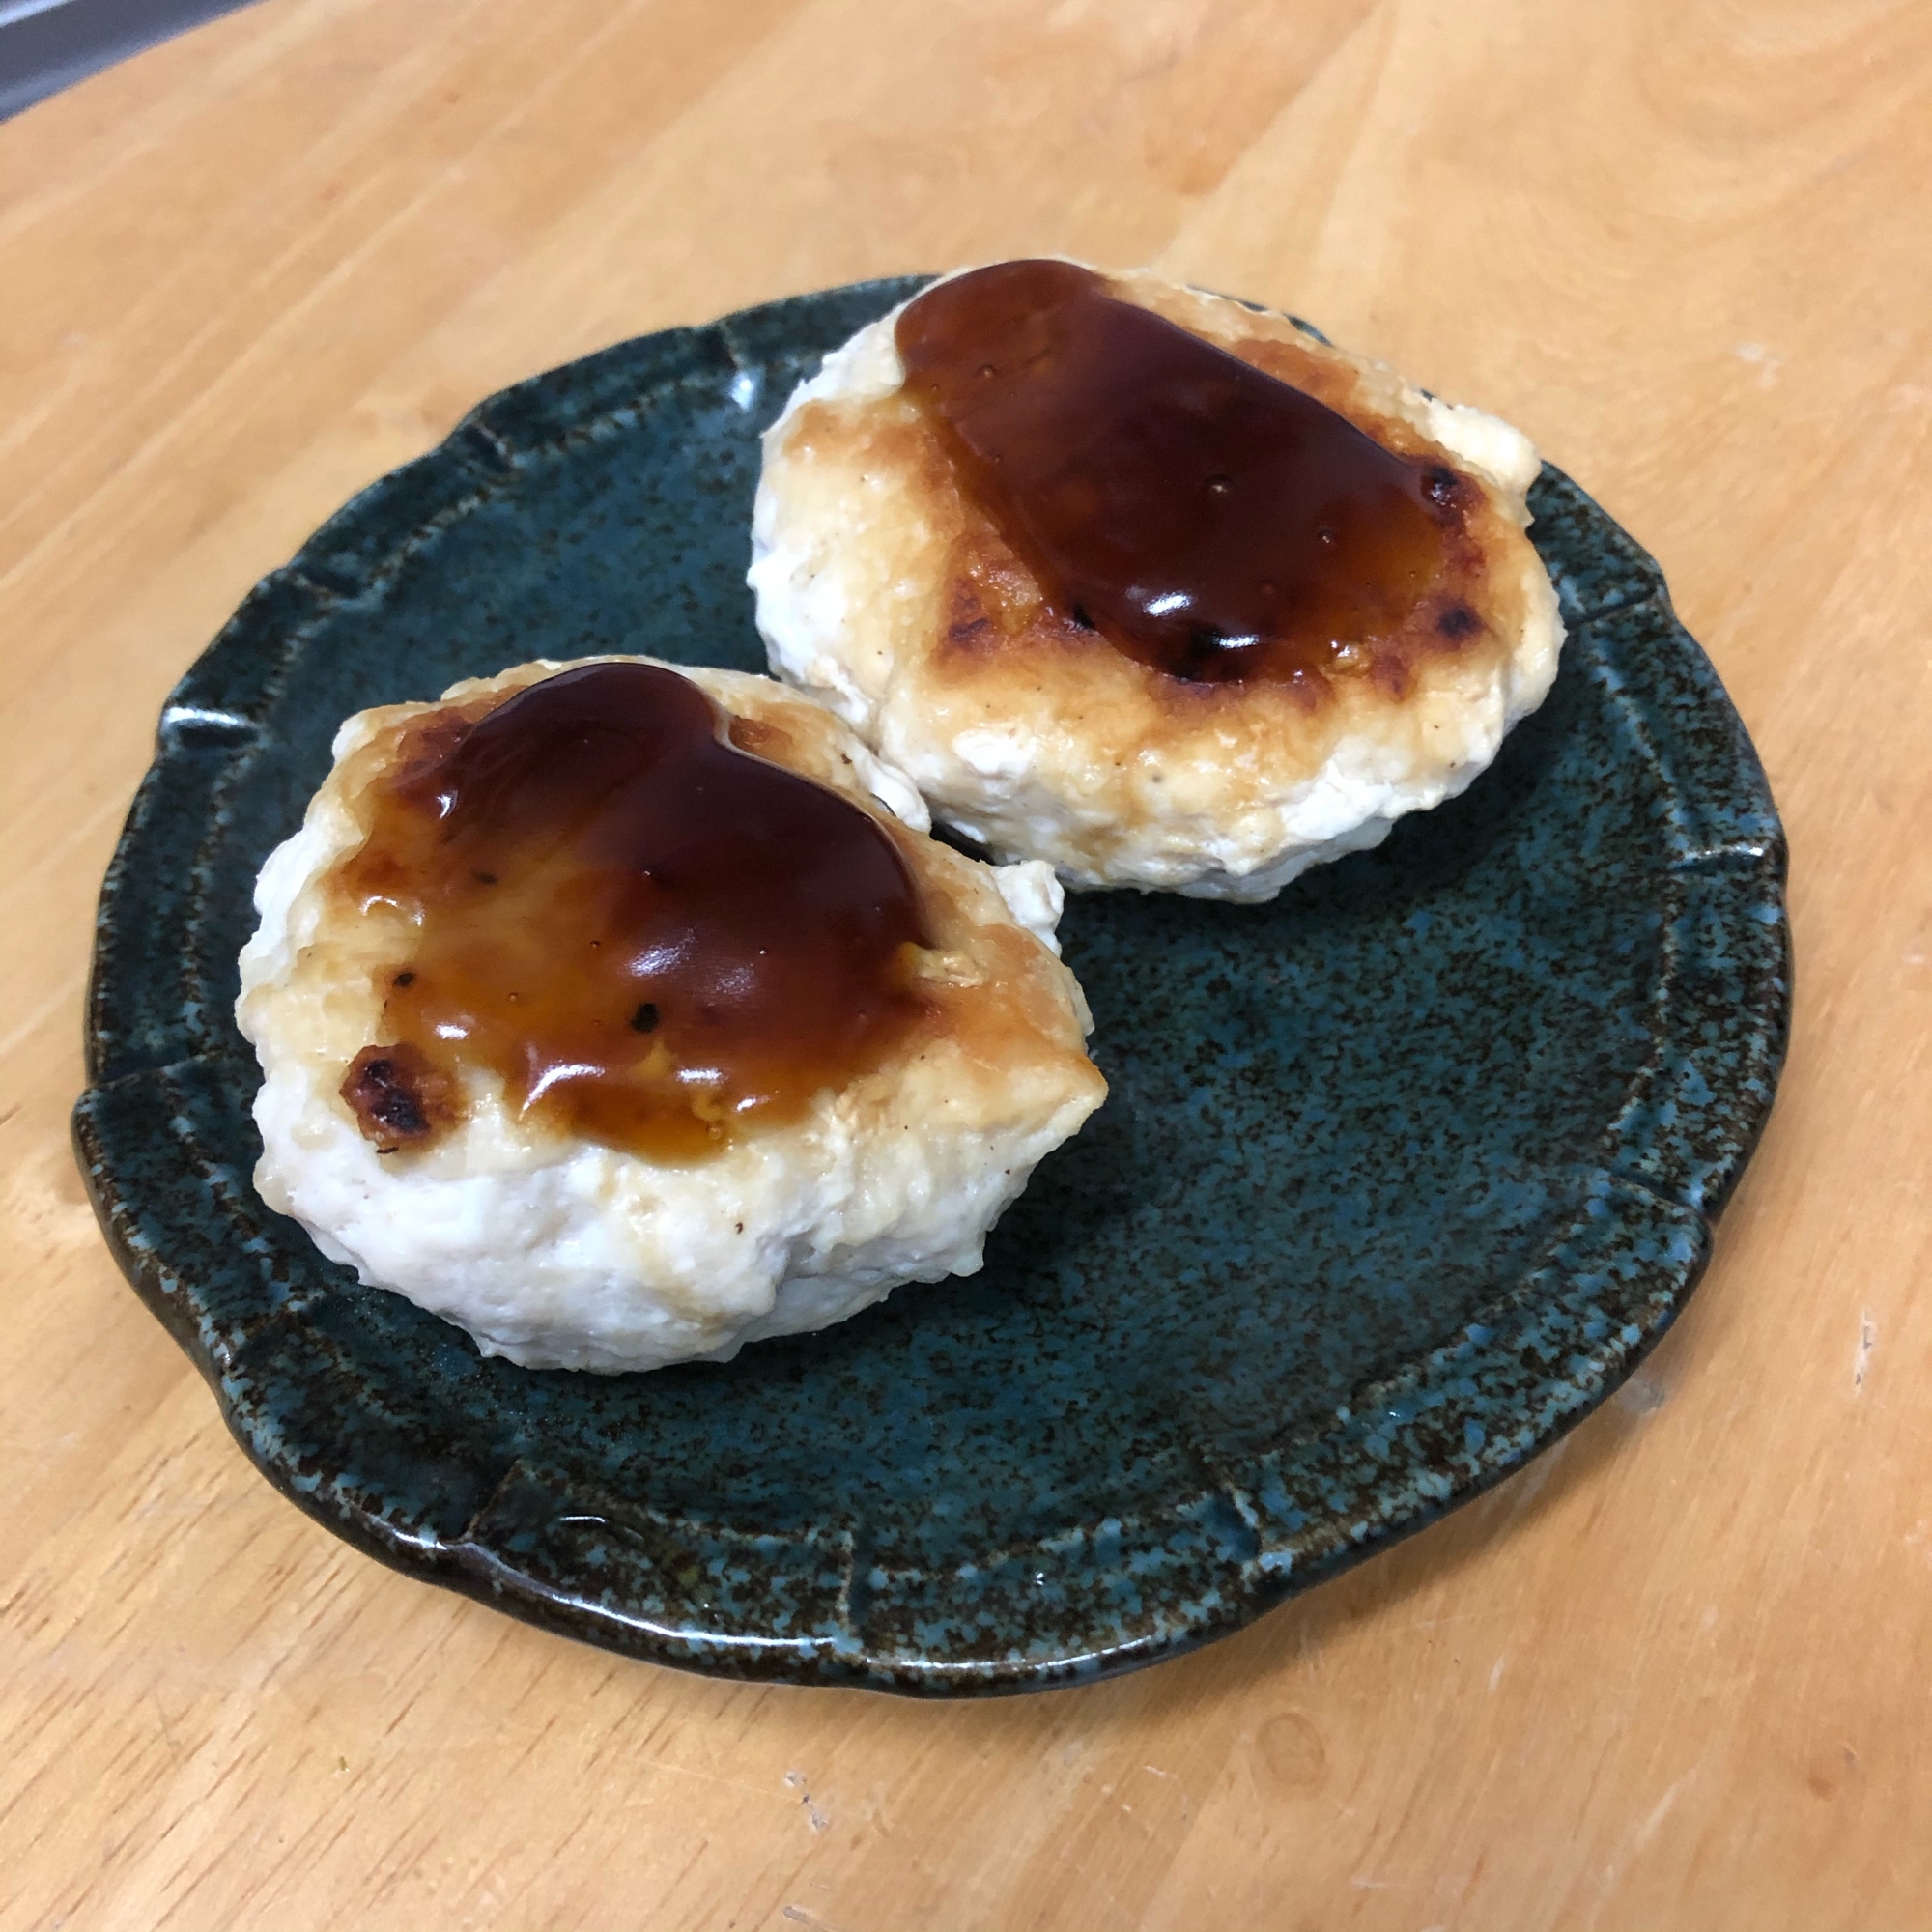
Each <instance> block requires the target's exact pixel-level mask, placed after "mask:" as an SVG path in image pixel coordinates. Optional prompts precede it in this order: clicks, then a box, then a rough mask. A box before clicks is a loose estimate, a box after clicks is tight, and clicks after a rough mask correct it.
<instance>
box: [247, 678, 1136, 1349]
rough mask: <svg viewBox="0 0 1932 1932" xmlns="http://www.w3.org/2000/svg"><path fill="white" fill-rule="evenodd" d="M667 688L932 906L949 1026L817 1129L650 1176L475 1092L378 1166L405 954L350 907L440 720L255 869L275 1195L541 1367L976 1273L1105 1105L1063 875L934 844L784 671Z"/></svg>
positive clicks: (445, 1313)
mask: <svg viewBox="0 0 1932 1932" xmlns="http://www.w3.org/2000/svg"><path fill="white" fill-rule="evenodd" d="M578 662H585V663H587V662H594V660H579V661H578ZM566 668H569V667H567V666H565V665H562V664H552V663H537V664H530V665H522V666H518V667H517V668H514V669H512V670H507V671H505V672H503V673H502V674H501V675H500V676H498V677H494V678H489V679H480V680H469V681H467V682H465V683H463V684H459V685H456V686H454V687H452V689H451V690H449V691H448V692H446V693H444V694H443V697H442V699H441V700H440V703H441V704H444V705H449V704H473V701H474V700H476V699H477V698H479V697H487V696H491V695H497V694H499V695H501V696H508V695H509V694H510V693H512V692H513V691H516V690H520V689H522V688H523V687H524V686H526V685H528V684H532V683H535V682H536V681H537V680H538V679H540V678H543V677H547V676H549V675H551V674H552V673H554V672H555V671H558V670H562V669H566ZM669 668H671V669H674V670H677V671H679V672H680V673H681V674H682V675H684V676H686V677H688V678H690V679H691V680H692V682H693V683H695V684H696V685H697V686H699V688H700V689H702V690H703V691H704V692H706V693H707V694H708V695H709V696H711V697H712V698H713V699H714V700H716V701H717V703H719V704H720V705H721V706H722V707H723V708H724V709H725V711H727V712H729V713H730V714H731V716H732V717H733V719H734V720H737V721H746V722H748V723H749V725H750V726H751V727H752V728H751V733H750V738H749V741H748V742H749V744H750V745H751V747H752V748H753V749H755V751H756V753H757V754H758V755H759V756H761V757H765V758H769V759H771V760H773V761H774V762H776V763H780V764H783V765H786V766H788V767H790V768H791V769H792V770H794V771H797V772H800V773H802V774H804V775H805V776H806V777H808V778H810V779H814V780H816V781H818V782H820V783H822V784H826V785H829V786H831V787H832V788H833V789H834V790H837V791H838V792H839V793H841V794H842V795H843V796H844V797H846V798H848V799H851V800H852V801H854V802H855V803H856V804H858V805H860V806H862V807H863V808H864V809H865V810H867V811H868V812H870V813H871V814H872V815H873V817H874V818H875V819H876V820H878V822H879V823H881V824H882V825H884V826H886V827H887V828H888V829H889V830H890V831H891V832H892V834H893V836H894V838H895V841H896V842H897V843H898V845H899V847H900V849H901V850H902V852H903V853H904V854H905V857H906V860H907V863H908V865H909V866H910V867H911V869H912V872H913V876H914V878H915V880H916V881H917V883H918V885H919V888H920V892H921V895H922V899H923V904H924V906H925V908H926V912H927V916H928V921H929V931H930V935H931V937H932V939H933V942H934V944H933V947H932V948H931V949H930V951H929V952H927V953H926V954H925V955H924V956H923V965H922V973H923V976H924V977H926V978H927V979H928V980H929V983H930V989H931V993H932V1007H933V1012H934V1015H935V1017H934V1018H933V1020H932V1023H931V1024H929V1025H926V1026H924V1027H923V1028H922V1029H921V1030H919V1031H918V1032H917V1033H916V1034H915V1035H914V1036H913V1037H911V1038H910V1039H909V1040H908V1041H907V1042H906V1043H905V1044H904V1045H903V1046H902V1047H900V1048H898V1049H895V1053H894V1054H893V1055H892V1056H890V1057H889V1058H888V1059H887V1060H886V1061H885V1062H884V1063H883V1064H881V1065H877V1066H875V1067H873V1068H872V1069H871V1070H869V1071H868V1072H867V1073H865V1074H863V1075H861V1076H860V1077H858V1078H857V1079H855V1080H853V1081H851V1082H850V1083H848V1084H847V1085H846V1086H845V1087H844V1088H843V1089H841V1090H838V1091H832V1090H827V1091H826V1092H824V1093H822V1094H819V1095H818V1096H817V1097H816V1098H815V1099H814V1100H813V1102H812V1104H811V1106H810V1110H809V1112H808V1113H807V1115H806V1117H805V1118H804V1119H803V1120H802V1121H798V1122H792V1123H791V1124H789V1125H784V1126H776V1127H771V1128H767V1129H765V1130H764V1131H762V1132H748V1133H746V1134H745V1135H743V1136H742V1137H741V1138H738V1139H735V1140H731V1141H728V1142H727V1143H726V1144H725V1146H724V1147H723V1148H722V1149H720V1150H719V1151H716V1152H715V1153H712V1154H710V1155H708V1156H706V1157H705V1158H703V1159H699V1160H694V1161H690V1162H684V1163H670V1162H659V1161H652V1160H649V1159H646V1158H643V1157H641V1156H639V1155H638V1154H635V1153H629V1152H624V1151H617V1150H615V1149H612V1148H609V1147H603V1146H598V1145H593V1144H588V1143H585V1142H582V1141H578V1140H566V1139H560V1138H556V1137H554V1136H552V1135H550V1134H549V1133H547V1132H543V1131H538V1130H536V1129H534V1128H533V1127H532V1126H531V1124H530V1123H529V1122H526V1121H525V1120H524V1119H522V1118H521V1117H519V1116H518V1115H517V1114H516V1113H514V1112H513V1110H512V1109H511V1108H509V1107H508V1106H507V1105H506V1104H505V1102H504V1099H503V1096H502V1094H501V1092H500V1090H499V1089H496V1088H493V1086H492V1085H491V1083H490V1082H488V1081H487V1080H485V1079H483V1078H480V1077H478V1076H477V1075H475V1074H474V1073H473V1072H471V1073H466V1074H465V1075H464V1076H463V1078H464V1095H463V1100H464V1104H463V1110H462V1118H461V1121H460V1123H459V1124H458V1126H457V1127H456V1128H454V1129H453V1130H452V1131H450V1132H449V1133H447V1134H445V1135H443V1136H441V1137H440V1138H439V1139H438V1140H437V1141H436V1143H435V1144H433V1145H431V1146H428V1147H425V1148H423V1149H421V1150H419V1151H416V1150H402V1151H395V1152H391V1153H387V1154H384V1153H382V1152H380V1151H378V1149H377V1148H376V1147H375V1146H374V1145H372V1143H371V1142H370V1141H369V1140H367V1139H365V1138H364V1136H363V1133H362V1132H361V1130H360V1128H359V1127H358V1124H357V1122H356V1120H355V1115H354V1113H353V1112H352V1111H351V1109H350V1107H349V1106H348V1104H347V1103H346V1102H345V1101H344V1100H343V1099H342V1097H341V1093H340V1090H341V1086H342V1082H343V1078H344V1075H345V1072H346V1070H347V1069H348V1067H349V1065H350V1064H351V1062H352V1061H354V1060H355V1056H356V1055H357V1054H358V1053H359V1052H361V1051H362V1049H364V1048H365V1047H369V1046H372V1045H377V1044H381V1043H382V1042H381V1040H380V1027H381V1020H382V1007H383V996H382V992H381V990H380V984H379V980H380V978H381V976H382V975H383V974H384V968H385V966H392V965H393V962H394V960H395V958H396V957H397V947H398V944H399V934H398V930H397V927H396V925H395V923H394V919H395V915H393V914H392V913H390V912H388V911H387V909H385V908H376V909H371V910H369V911H363V910H361V909H359V908H357V907H356V906H355V904H354V903H353V902H352V901H351V900H350V899H349V898H348V897H347V895H345V894H344V893H343V892H342V891H341V890H340V884H339V877H338V874H339V871H340V867H341V866H342V863H343V862H344V861H345V860H347V859H348V858H349V857H351V856H352V855H353V854H354V853H355V851H356V850H357V849H358V848H359V847H360V846H361V844H362V842H363V839H364V838H365V837H366V834H367V830H368V824H369V817H370V806H369V800H370V787H371V786H372V785H373V784H374V783H375V781H377V780H379V779H380V778H381V777H382V776H383V775H384V773H385V772H387V771H389V770H391V769H393V767H394V764H395V760H396V757H397V753H398V747H399V745H400V744H401V743H402V741H403V738H404V734H405V732H406V730H407V729H408V728H409V727H411V726H412V725H413V724H414V723H415V721H417V720H419V719H421V718H422V717H423V715H424V714H425V713H428V712H431V711H434V710H436V709H438V708H439V707H438V706H435V705H426V704H399V705H390V706H386V707H384V708H382V709H380V710H374V711H365V712H360V713H358V714H357V715H356V716H355V717H353V718H351V719H350V720H349V721H348V722H347V723H346V724H345V725H343V726H342V728H341V730H340V731H339V732H338V734H337V736H336V740H335V748H334V752H335V764H334V768H333V770H332V771H331V772H330V773H329V776H328V778H327V781H325V782H324V784H323V786H322V788H321V790H320V791H318V792H317V794H316V796H315V798H314V800H313V801H312V802H311V803H310V806H309V809H308V811H307V814H306V817H305V818H304V820H303V823H302V827H301V830H300V831H299V832H298V833H297V834H296V835H295V837H294V838H290V839H289V840H288V841H287V842H286V843H285V844H283V845H281V846H279V847H278V848H277V849H276V850H275V851H274V852H273V853H271V854H270V858H269V860H268V863H267V864H266V865H265V866H264V867H263V868H262V874H261V877H260V879H259V880H258V882H257V884H256V888H255V905H256V911H257V913H258V914H259V916H260V925H259V928H258V930H257V931H256V933H255V936H254V937H253V938H252V939H251V940H250V941H249V942H248V944H247V946H246V947H245V948H244V949H243V951H242V953H241V998H240V1000H239V1001H238V1002H237V1006H236V1014H237V1018H238V1020H239V1022H240V1024H241V1031H242V1033H243V1034H244V1035H246V1037H248V1039H249V1040H250V1041H251V1042H252V1043H253V1044H254V1047H255V1050H256V1053H257V1055H258V1056H259V1058H260V1060H261V1064H262V1070H263V1083H262V1088H261V1091H260V1093H259V1094H257V1096H256V1100H255V1121H256V1124H257V1125H258V1126H259V1127H260V1129H261V1133H262V1141H263V1147H264V1152H263V1155H262V1159H261V1161H260V1163H259V1164H258V1166H257V1168H256V1170H255V1184H256V1187H257V1189H258V1190H259V1191H260V1193H261V1195H262V1197H263V1199H264V1200H266V1201H267V1202H268V1203H269V1205H270V1207H271V1208H275V1209H277V1210H278V1211H279V1212H281V1213H284V1214H289V1215H292V1216H293V1217H294V1218H295V1219H296V1220H298V1221H299V1222H300V1223H301V1224H302V1226H303V1227H305V1228H306V1229H307V1230H308V1232H309V1234H310V1235H311V1236H312V1237H313V1238H314V1240H315V1243H316V1245H317V1246H318V1247H319V1248H321V1249H322V1251H323V1252H324V1253H325V1254H326V1255H327V1256H329V1257H330V1258H331V1259H332V1260H335V1261H339V1262H345V1263H347V1264H350V1265H351V1266H353V1267H354V1268H355V1270H356V1272H357V1274H358V1275H359V1276H360V1278H361V1279H362V1280H363V1281H365V1282H368V1283H371V1284H373V1285H376V1286H380V1287H383V1288H388V1289H393V1290H396V1291H397V1292H398V1293H403V1294H406V1295H408V1296H409V1297H410V1298H411V1299H412V1301H415V1302H418V1303H420V1304H421V1305H422V1306H423V1307H425V1308H427V1309H430V1310H432V1311H434V1312H435V1313H436V1314H438V1315H440V1316H442V1317H444V1318H445V1319H446V1320H448V1321H453V1322H455V1323H457V1324H458V1325H459V1326H461V1327H463V1328H465V1329H467V1330H468V1331H469V1334H470V1335H471V1336H473V1337H474V1339H475V1341H476V1344H477V1346H478V1347H479V1348H480V1349H481V1350H482V1351H483V1352H484V1353H485V1354H500V1355H506V1356H508V1357H509V1358H510V1359H511V1360H512V1361H516V1362H520V1363H523V1364H524V1365H525V1366H526V1367H529V1368H572V1369H592V1370H603V1371H611V1372H614V1371H619V1370H632V1369H650V1368H658V1367H661V1366H663V1365H665V1364H667V1363H670V1362H678V1361H686V1360H690V1359H694V1358H703V1359H707V1360H714V1361H723V1360H728V1359H729V1358H730V1357H731V1356H732V1355H734V1354H735V1353H736V1352H737V1350H739V1349H740V1348H741V1347H742V1346H743V1345H744V1344H745V1343H747V1342H750V1341H755V1340H757V1339H759V1338H761V1337H763V1336H768V1335H784V1334H795V1333H800V1332H803V1331H805V1330H809V1329H813V1328H822V1327H825V1326H828V1325H829V1324H830V1323H832V1322H835V1321H843V1320H845V1318H846V1317H847V1316H850V1315H853V1314H856V1313H857V1312H858V1311H859V1310H860V1309H862V1308H864V1307H866V1306H867V1305H868V1304H869V1303H871V1302H874V1301H878V1300H880V1299H882V1298H883V1297H884V1296H885V1295H886V1294H887V1293H890V1292H891V1291H892V1290H893V1289H894V1288H895V1287H896V1286H898V1285H899V1284H901V1283H903V1282H908V1281H937V1280H940V1279H942V1278H943V1277H945V1276H947V1275H950V1274H970V1273H972V1272H974V1271H975V1270H976V1269H977V1268H979V1266H980V1263H981V1254H982V1249H983V1245H984V1242H985V1237H986V1235H987V1232H988V1231H989V1230H990V1229H991V1227H992V1226H993V1223H994V1222H995V1221H996V1220H997V1219H998V1218H999V1216H1000V1213H1001V1212H1002V1210H1003V1209H1004V1208H1006V1207H1007V1205H1008V1204H1009V1202H1010V1201H1012V1200H1013V1199H1014V1197H1015V1196H1017V1195H1018V1194H1019V1192H1020V1191H1021V1189H1022V1188H1023V1187H1024V1186H1025V1185H1026V1181H1027V1178H1028V1176H1029V1174H1030V1173H1031V1172H1032V1170H1033V1168H1034V1166H1035V1165H1036V1163H1037V1162H1038V1161H1039V1159H1040V1158H1041V1157H1042V1156H1043V1155H1044V1154H1046V1153H1048V1152H1049V1151H1051V1150H1052V1149H1054V1148H1055V1147H1057V1146H1059V1145H1060V1143H1061V1142H1062V1141H1064V1140H1065V1139H1067V1138H1068V1136H1070V1135H1071V1134H1073V1133H1075V1132H1076V1131H1077V1130H1078V1129H1079V1126H1080V1124H1081V1122H1083V1121H1084V1120H1085V1119H1086V1118H1087V1116H1088V1115H1089V1114H1091V1113H1092V1112H1093V1111H1094V1108H1095V1107H1097V1106H1098V1105H1099V1104H1100V1101H1101V1100H1102V1098H1103V1097H1104V1096H1105V1094H1106V1083H1105V1082H1104V1081H1103V1080H1102V1079H1101V1077H1100V1074H1099V1072H1098V1070H1097V1069H1096V1068H1095V1067H1094V1064H1093V1063H1092V1061H1090V1060H1089V1059H1088V1058H1087V1054H1086V1051H1085V1048H1084V1045H1083V1043H1082V1042H1083V1040H1084V1038H1085V1036H1086V1033H1087V1032H1088V1031H1089V1030H1090V1028H1091V1024H1092V1022H1091V1020H1090V1018H1089V1016H1088V1012H1087V1007H1086V1002H1085V1000H1084V999H1083V997H1082V996H1081V992H1080V988H1079V986H1078V984H1077V983H1076V982H1075V980H1074V979H1073V976H1072V975H1071V974H1070V973H1069V972H1068V971H1067V969H1066V968H1065V966H1064V965H1063V964H1062V963H1061V961H1060V958H1059V950H1058V946H1057V944H1056V942H1055V940H1054V937H1053V930H1054V925H1055V923H1056V922H1057V920H1058V918H1059V913H1060V906H1061V894H1060V888H1059V886H1058V883H1057V882H1056V881H1055V879H1054V878H1053V876H1052V874H1051V873H1050V871H1049V870H1048V868H1047V867H1044V866H1041V865H1027V866H1015V867H1005V868H998V869H996V868H993V867H986V866H981V865H980V864H978V863H977V862H975V861H974V860H971V859H968V858H965V857H963V856H962V855H961V854H959V853H957V852H954V851H952V849H950V848H949V847H947V846H945V845H942V844H939V843H938V842H936V841H935V840H933V839H931V838H927V837H925V836H924V834H925V832H926V829H927V824H928V821H927V818H926V814H925V809H924V807H923V805H922V804H921V802H920V799H919V795H918V793H917V791H916V790H915V789H914V788H913V786H912V785H911V784H910V783H909V782H908V781H907V780H906V779H905V778H904V777H903V776H902V775H901V774H899V773H897V772H895V771H894V770H893V769H892V768H891V767H890V766H889V765H887V764H885V763H884V762H882V761H881V760H880V759H878V758H877V757H875V756H874V755H873V754H872V753H870V752H868V751H867V748H866V747H865V746H864V745H863V744H861V743H860V742H859V741H858V739H857V738H856V737H855V736H854V735H853V734H852V733H851V732H850V731H849V730H848V729H847V728H846V727H845V726H844V725H841V724H839V722H838V720H837V719H836V718H834V717H833V716H831V714H830V713H829V712H827V711H826V710H825V709H824V708H823V707H822V706H820V705H818V704H816V703H814V702H812V701H811V700H810V699H808V698H805V697H801V696H798V695H797V694H796V693H794V692H791V691H788V690H786V689H785V688H784V687H783V686H781V685H778V684H775V683H774V682H773V681H772V680H770V679H769V678H763V677H751V676H746V675H744V674H742V673H739V672H735V671H722V670H709V669H697V668H689V667H686V666H682V665H676V666H671V667H669ZM405 943H406V942H405Z"/></svg>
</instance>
